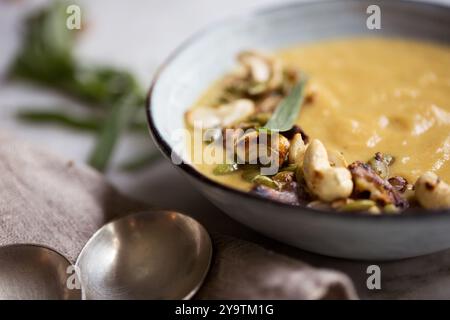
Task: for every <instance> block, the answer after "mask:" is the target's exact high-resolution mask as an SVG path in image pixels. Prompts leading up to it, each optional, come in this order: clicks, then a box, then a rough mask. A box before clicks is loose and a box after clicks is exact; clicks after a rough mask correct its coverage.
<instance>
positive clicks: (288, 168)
mask: <svg viewBox="0 0 450 320" xmlns="http://www.w3.org/2000/svg"><path fill="white" fill-rule="evenodd" d="M283 171H290V172H296V171H297V165H296V164H289V165H287V166H286V167H284V168H283Z"/></svg>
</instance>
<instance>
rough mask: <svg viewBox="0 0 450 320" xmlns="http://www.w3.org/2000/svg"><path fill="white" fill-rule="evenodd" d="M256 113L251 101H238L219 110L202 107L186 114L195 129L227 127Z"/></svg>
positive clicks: (188, 121) (224, 105)
mask: <svg viewBox="0 0 450 320" xmlns="http://www.w3.org/2000/svg"><path fill="white" fill-rule="evenodd" d="M254 111H255V104H254V102H253V101H251V100H249V99H238V100H236V101H233V102H231V103H228V104H223V105H221V106H219V107H217V108H210V107H200V108H195V109H193V110H190V111H188V112H186V121H187V123H188V124H189V125H190V126H191V127H193V128H204V129H209V128H214V127H219V126H220V127H227V126H230V125H232V124H234V123H237V122H239V121H241V120H244V119H245V118H247V117H248V116H250V115H251V114H253V113H254Z"/></svg>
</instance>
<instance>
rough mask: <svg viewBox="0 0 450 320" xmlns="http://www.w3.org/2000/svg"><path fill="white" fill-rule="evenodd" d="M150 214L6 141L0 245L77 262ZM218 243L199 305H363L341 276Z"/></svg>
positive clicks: (88, 173) (62, 163)
mask: <svg viewBox="0 0 450 320" xmlns="http://www.w3.org/2000/svg"><path fill="white" fill-rule="evenodd" d="M145 208H149V205H146V204H143V203H140V202H138V201H135V200H133V199H131V198H129V197H126V196H124V195H122V194H121V193H119V192H118V191H117V190H116V189H115V188H114V187H113V186H112V185H111V184H109V183H108V181H107V180H106V179H105V178H104V176H102V175H101V174H100V173H98V172H96V171H95V170H93V169H91V168H90V167H88V166H85V165H83V164H78V163H74V162H72V161H70V160H66V159H64V158H61V157H59V156H57V155H54V154H52V153H50V152H48V151H46V150H43V149H41V148H38V147H35V146H32V145H30V144H28V143H25V142H21V141H17V140H16V139H14V138H12V137H10V136H8V135H5V134H3V133H0V245H8V244H16V243H34V244H40V245H45V246H49V247H51V248H53V249H55V250H57V251H58V252H60V253H61V254H63V255H64V256H66V257H67V258H68V259H69V260H70V261H71V262H74V261H75V260H76V258H77V256H78V254H79V253H80V251H81V249H82V248H83V246H84V245H85V243H86V242H87V240H88V239H89V238H90V237H91V236H92V234H93V233H94V232H95V231H96V230H97V229H99V228H100V227H101V226H102V225H103V224H105V223H106V222H108V221H110V220H111V219H115V218H118V217H120V216H123V215H126V214H129V213H133V212H136V211H141V210H144V209H145ZM212 239H213V244H214V258H213V259H214V260H213V263H212V267H211V269H210V271H209V274H208V276H207V278H206V280H205V283H204V285H203V286H202V288H201V289H200V290H199V292H198V294H197V295H196V297H195V298H196V299H354V298H356V294H355V290H354V288H353V285H352V283H351V281H350V280H349V279H348V278H347V276H345V275H344V274H342V273H339V272H336V271H332V270H325V269H317V268H313V267H311V266H309V265H307V264H305V263H303V262H301V261H298V260H295V259H292V258H288V257H286V256H283V255H279V254H276V253H274V252H271V251H268V250H266V249H264V248H262V247H261V246H258V245H256V244H252V243H249V242H246V241H242V240H238V239H235V238H232V237H228V236H223V235H218V234H214V235H212ZM0 263H1V261H0Z"/></svg>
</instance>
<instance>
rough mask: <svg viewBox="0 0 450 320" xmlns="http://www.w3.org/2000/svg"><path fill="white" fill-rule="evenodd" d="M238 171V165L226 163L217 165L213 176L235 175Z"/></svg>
mask: <svg viewBox="0 0 450 320" xmlns="http://www.w3.org/2000/svg"><path fill="white" fill-rule="evenodd" d="M237 170H239V166H238V165H237V163H224V164H219V165H217V166H216V167H215V168H214V170H213V174H215V175H216V176H222V175H225V174H230V173H233V172H235V171H237Z"/></svg>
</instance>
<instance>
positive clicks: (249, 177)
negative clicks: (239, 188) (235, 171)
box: [242, 168, 261, 182]
mask: <svg viewBox="0 0 450 320" xmlns="http://www.w3.org/2000/svg"><path fill="white" fill-rule="evenodd" d="M260 171H261V170H260V169H259V168H250V169H246V170H244V172H242V179H244V180H245V181H247V182H252V181H253V179H254V178H255V177H256V176H257V175H259V174H260Z"/></svg>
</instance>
